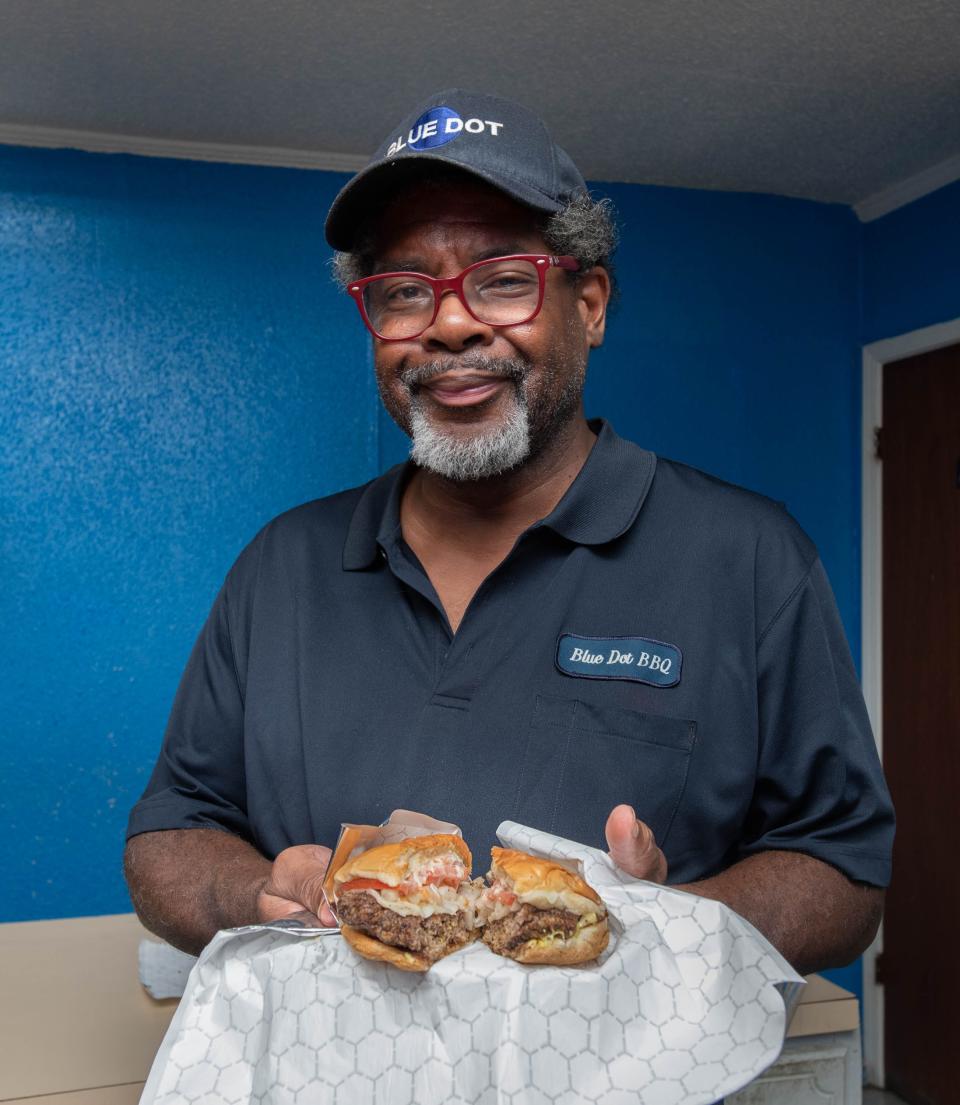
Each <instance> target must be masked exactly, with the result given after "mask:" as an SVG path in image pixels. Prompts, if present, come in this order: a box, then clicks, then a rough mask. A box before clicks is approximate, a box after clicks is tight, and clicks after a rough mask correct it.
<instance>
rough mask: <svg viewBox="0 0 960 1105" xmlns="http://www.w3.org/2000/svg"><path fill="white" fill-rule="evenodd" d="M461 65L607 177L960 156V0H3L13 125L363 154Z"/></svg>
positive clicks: (63, 140) (725, 185)
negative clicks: (530, 112)
mask: <svg viewBox="0 0 960 1105" xmlns="http://www.w3.org/2000/svg"><path fill="white" fill-rule="evenodd" d="M453 85H460V86H463V87H468V88H481V89H484V90H489V91H493V92H497V93H499V94H501V95H506V96H510V97H512V98H515V99H519V100H521V101H523V102H525V103H527V104H529V105H530V106H531V107H533V108H535V109H537V110H539V111H540V113H541V114H542V115H543V117H544V118H545V119H546V120H547V122H548V125H549V126H550V128H551V130H552V131H553V133H554V136H555V137H556V138H557V140H558V141H559V142H560V144H561V145H563V146H565V147H566V148H567V149H568V150H569V152H570V153H571V154H572V155H573V157H574V159H575V160H576V161H577V162H578V163H579V165H580V167H581V169H582V170H583V171H584V173H585V175H586V176H587V177H589V178H592V179H594V180H626V181H635V182H646V183H656V184H672V185H682V186H686V187H695V188H719V189H730V190H743V191H760V192H772V193H778V194H783V195H790V196H803V197H807V198H810V199H816V200H824V201H834V202H840V203H849V204H855V203H858V202H860V201H863V200H864V199H866V198H867V197H872V196H875V195H876V194H877V193H881V192H884V191H885V190H887V189H890V188H891V187H893V186H895V185H897V184H898V183H899V182H902V181H904V180H905V179H907V178H911V177H914V176H916V175H917V174H922V173H924V172H925V171H928V170H931V167H937V166H941V165H942V163H944V162H948V163H950V164H951V165H952V164H954V163H955V162H958V159H960V0H636V2H634V3H630V2H627V0H620V2H616V0H592V2H590V0H552V2H530V0H527V2H524V0H485V2H477V3H472V4H464V3H458V2H452V0H451V2H443V0H407V2H406V3H402V2H396V0H394V2H388V0H352V2H344V0H341V2H339V3H335V4H334V3H330V2H328V0H260V2H257V0H0V140H2V141H7V142H20V141H22V142H24V143H26V144H34V143H36V144H41V145H57V144H66V145H78V146H81V147H86V148H120V149H132V150H135V151H138V152H157V153H163V152H168V153H171V154H177V155H180V156H189V155H191V150H194V152H195V153H196V155H197V156H211V154H210V150H209V147H210V146H211V145H214V146H215V147H216V146H219V147H223V150H222V154H223V157H224V159H225V160H241V161H242V160H250V161H274V162H277V163H281V164H282V163H289V164H316V165H324V164H326V165H330V166H339V167H353V166H354V165H359V164H360V163H361V161H362V158H363V157H364V156H365V155H367V154H368V153H369V152H370V151H371V150H372V149H373V148H374V147H376V146H377V145H378V143H379V142H380V140H381V139H382V138H383V137H384V136H385V135H386V134H387V132H389V131H390V130H392V129H393V128H394V125H395V124H396V123H397V122H399V120H400V119H401V118H402V117H403V116H404V115H405V114H406V113H407V111H408V110H410V108H412V107H414V106H416V104H417V102H418V101H419V100H420V99H422V98H423V97H424V96H425V95H427V94H429V93H430V92H432V91H435V90H437V89H441V88H445V87H449V86H453ZM65 131H66V132H84V133H78V134H76V135H73V136H71V135H70V134H66V135H65V134H62V133H57V132H65ZM90 132H94V134H93V135H91V134H90ZM97 136H102V137H103V138H104V141H99V143H98V140H97ZM108 136H122V137H121V138H119V139H116V138H115V139H112V140H110V141H107V140H106V139H107V137H108ZM151 140H152V141H151ZM156 140H162V141H159V142H157V141H156ZM194 143H195V144H197V145H196V147H193V145H192V144H194ZM205 149H206V152H204V151H205ZM338 155H345V156H338ZM213 156H217V154H216V152H214V154H213ZM933 171H934V173H935V172H936V170H935V169H934V170H933ZM928 175H929V173H928Z"/></svg>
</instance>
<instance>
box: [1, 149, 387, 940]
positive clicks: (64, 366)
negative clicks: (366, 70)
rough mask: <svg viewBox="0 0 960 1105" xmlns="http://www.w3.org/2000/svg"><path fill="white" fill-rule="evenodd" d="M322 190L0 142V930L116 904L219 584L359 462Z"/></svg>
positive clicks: (366, 456) (367, 466)
mask: <svg viewBox="0 0 960 1105" xmlns="http://www.w3.org/2000/svg"><path fill="white" fill-rule="evenodd" d="M340 183H341V179H340V178H339V177H337V176H336V175H335V174H326V173H323V174H319V173H305V172H298V171H292V170H291V171H288V170H262V169H251V168H241V167H237V166H223V165H204V164H198V163H190V162H178V161H167V160H153V159H144V158H133V157H118V156H103V155H86V154H82V153H77V152H60V151H57V152H53V151H36V150H19V149H9V148H2V147H0V302H2V305H3V307H2V310H0V378H2V380H3V396H2V401H0V563H2V565H3V575H4V585H3V587H2V588H0V624H2V626H3V633H2V634H0V671H2V673H3V677H2V681H0V718H2V729H0V778H2V780H3V787H2V791H0V840H2V841H3V844H2V850H3V856H4V859H3V875H4V878H3V894H2V895H0V920H26V919H30V918H41V917H53V916H68V915H78V914H96V913H108V912H114V911H121V910H128V909H129V908H130V905H129V901H128V899H127V895H126V891H125V889H124V886H123V882H122V877H121V871H120V855H121V842H122V837H123V831H124V826H125V823H126V817H127V812H128V810H129V807H130V805H131V804H132V802H133V801H134V800H135V799H136V798H137V796H138V795H139V792H140V791H141V790H142V788H143V785H144V783H145V781H146V777H147V775H148V773H149V770H150V761H151V760H152V759H153V758H154V756H155V753H156V750H157V746H158V740H159V737H160V735H161V733H162V729H163V724H164V717H165V715H166V713H167V710H168V709H169V705H170V701H171V697H172V695H173V692H174V689H175V687H176V683H177V680H178V678H179V674H180V670H181V668H182V666H183V663H184V662H185V660H186V657H187V654H188V652H189V649H190V646H191V644H192V642H193V638H194V636H195V635H196V632H197V630H198V628H199V626H200V624H201V621H202V619H203V617H204V610H205V609H206V608H207V607H208V606H209V605H210V603H211V601H212V599H213V596H214V595H215V593H216V591H217V588H218V587H219V585H220V582H221V580H222V578H223V575H224V573H225V572H226V570H227V568H228V567H229V565H230V563H231V562H232V560H233V558H234V556H235V555H236V554H237V553H238V552H239V550H240V549H241V547H242V546H243V545H244V544H245V543H246V542H247V541H248V540H249V539H250V537H251V536H252V535H253V533H254V532H255V531H256V530H257V529H258V528H259V527H260V526H261V525H262V524H263V523H264V522H266V521H267V520H268V519H269V518H270V517H271V516H273V515H274V514H276V513H277V512H278V511H280V510H283V509H285V508H287V507H289V506H292V505H294V504H295V503H298V502H302V501H303V500H305V499H309V498H313V497H315V496H316V495H317V494H322V493H325V492H328V491H333V490H335V489H337V488H339V487H342V486H344V485H348V484H352V483H357V482H360V481H362V480H364V479H367V478H369V477H370V476H372V475H373V474H374V473H375V472H376V468H377V441H376V414H375V409H376V402H377V400H376V396H375V389H374V387H373V384H372V381H371V379H370V376H369V373H368V372H367V371H366V367H365V365H366V356H367V352H366V343H365V341H364V338H363V335H362V334H361V333H360V332H359V331H358V328H357V327H355V326H353V325H341V317H342V313H343V306H342V304H341V303H340V301H339V295H338V293H337V292H336V290H335V289H334V288H333V286H332V285H331V283H330V280H329V278H328V275H327V271H326V267H325V266H326V259H327V257H328V256H329V251H328V250H327V247H326V245H325V243H324V241H323V236H322V223H323V217H324V215H325V212H326V208H327V207H328V206H329V203H330V201H331V200H332V198H333V196H334V194H335V192H336V190H337V188H338V186H339V185H340ZM349 321H350V323H352V322H353V320H352V319H350V320H349Z"/></svg>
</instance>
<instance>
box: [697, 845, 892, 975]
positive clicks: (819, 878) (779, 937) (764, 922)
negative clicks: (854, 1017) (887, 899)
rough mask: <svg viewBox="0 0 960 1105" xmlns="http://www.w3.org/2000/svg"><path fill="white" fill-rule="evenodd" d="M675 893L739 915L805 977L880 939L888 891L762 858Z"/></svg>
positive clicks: (792, 855) (808, 864)
mask: <svg viewBox="0 0 960 1105" xmlns="http://www.w3.org/2000/svg"><path fill="white" fill-rule="evenodd" d="M675 889H677V890H689V891H690V892H691V893H692V894H699V895H701V897H704V898H713V899H715V900H716V901H720V902H724V903H725V904H726V905H728V906H730V908H731V909H734V910H736V912H737V913H739V914H740V915H741V916H742V917H745V918H746V919H747V920H748V921H750V922H751V923H752V924H753V925H755V926H756V927H757V928H758V929H759V930H760V931H761V932H762V933H763V934H764V936H766V937H767V939H768V940H769V941H770V943H771V944H773V946H774V947H775V948H777V949H778V951H780V952H781V953H782V954H783V955H784V956H785V957H786V959H787V960H789V962H790V963H791V964H792V965H793V967H794V968H795V969H796V970H797V971H799V972H800V973H801V974H809V973H810V972H811V971H819V970H822V969H823V968H825V967H839V966H842V965H843V964H845V963H849V962H850V961H851V960H852V959H855V958H856V957H857V956H858V955H860V954H861V952H863V951H864V949H865V948H866V947H867V946H868V945H869V943H870V941H871V940H872V939H873V937H874V936H875V935H876V931H877V926H878V925H879V924H880V917H881V915H882V912H883V891H882V890H880V889H878V888H877V887H875V886H867V885H865V884H863V883H855V882H852V881H851V880H850V879H848V878H847V877H846V876H845V875H842V874H841V873H840V872H839V871H837V870H835V869H834V868H833V867H831V866H830V865H829V864H827V863H822V862H821V861H820V860H817V859H813V858H812V857H811V856H807V855H803V854H802V853H799V852H760V853H759V854H758V855H755V856H749V857H748V858H747V859H744V860H741V861H740V862H739V863H736V864H734V865H733V866H732V867H730V868H728V869H727V870H726V871H723V872H722V873H721V874H719V875H715V876H714V877H713V878H709V879H704V880H702V881H701V882H695V883H688V884H685V885H683V886H678V887H676V888H675Z"/></svg>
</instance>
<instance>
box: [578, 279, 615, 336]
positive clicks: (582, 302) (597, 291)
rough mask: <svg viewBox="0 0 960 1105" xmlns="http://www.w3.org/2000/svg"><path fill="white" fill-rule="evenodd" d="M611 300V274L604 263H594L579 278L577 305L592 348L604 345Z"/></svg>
mask: <svg viewBox="0 0 960 1105" xmlns="http://www.w3.org/2000/svg"><path fill="white" fill-rule="evenodd" d="M609 302H610V274H609V273H608V272H607V270H606V269H605V268H603V266H602V265H594V267H593V268H592V269H589V270H588V271H587V272H585V273H584V274H583V275H582V276H580V278H579V279H578V280H577V307H578V309H579V311H580V318H581V320H582V321H583V328H584V330H585V331H586V335H587V344H588V345H589V347H590V348H591V349H596V348H597V347H598V346H601V345H603V335H604V331H605V329H606V325H607V304H608V303H609Z"/></svg>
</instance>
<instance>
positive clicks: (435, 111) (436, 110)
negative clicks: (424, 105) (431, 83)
mask: <svg viewBox="0 0 960 1105" xmlns="http://www.w3.org/2000/svg"><path fill="white" fill-rule="evenodd" d="M462 130H463V119H461V117H460V116H459V115H458V114H457V113H456V112H455V111H454V110H453V108H452V107H432V108H431V109H430V110H429V111H425V112H424V113H423V114H422V115H421V116H420V118H419V119H418V120H417V121H416V122H415V123H414V124H413V126H412V127H411V128H410V134H409V135H408V137H407V146H408V148H409V149H411V150H432V149H434V148H435V147H437V146H445V145H446V144H447V143H448V142H452V141H453V139H454V138H456V137H457V135H458V134H459V133H460V132H461V131H462Z"/></svg>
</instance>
